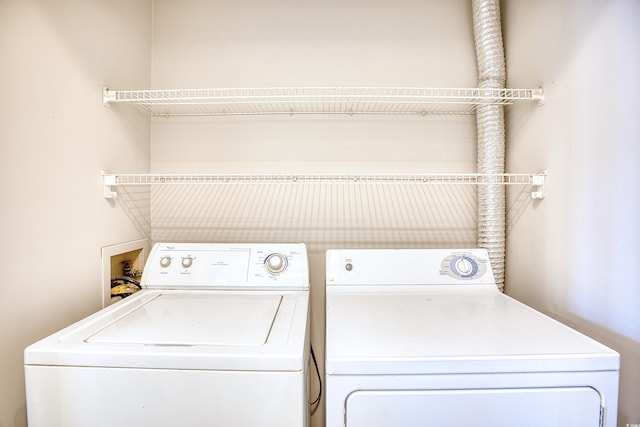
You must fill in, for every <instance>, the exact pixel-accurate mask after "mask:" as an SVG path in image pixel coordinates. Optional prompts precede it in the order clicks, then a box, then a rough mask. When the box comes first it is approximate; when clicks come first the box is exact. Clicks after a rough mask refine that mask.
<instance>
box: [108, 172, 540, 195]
mask: <svg viewBox="0 0 640 427" xmlns="http://www.w3.org/2000/svg"><path fill="white" fill-rule="evenodd" d="M545 177H546V172H540V173H506V174H480V173H466V174H465V173H461V174H111V173H106V172H104V173H103V181H104V196H105V198H115V197H117V192H116V191H115V188H114V187H116V186H118V185H152V184H153V185H167V184H182V185H185V184H186V185H195V184H443V185H452V184H453V185H456V184H457V185H530V186H531V197H532V198H533V199H542V198H544V184H545Z"/></svg>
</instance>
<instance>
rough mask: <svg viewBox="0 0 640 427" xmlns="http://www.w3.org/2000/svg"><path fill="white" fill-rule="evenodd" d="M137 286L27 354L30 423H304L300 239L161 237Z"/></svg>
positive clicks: (305, 297)
mask: <svg viewBox="0 0 640 427" xmlns="http://www.w3.org/2000/svg"><path fill="white" fill-rule="evenodd" d="M142 287H143V290H141V291H139V292H137V293H135V294H134V295H133V296H130V297H128V298H126V299H124V300H122V301H120V302H118V303H116V304H114V305H112V306H109V307H107V308H105V309H103V310H101V311H99V312H97V313H95V314H94V315H92V316H90V317H88V318H86V319H84V320H81V321H80V322H78V323H76V324H74V325H72V326H70V327H68V328H66V329H64V330H62V331H60V332H57V333H55V334H53V335H51V336H49V337H47V338H45V339H43V340H41V341H39V342H37V343H35V344H33V345H31V346H29V347H28V348H27V349H26V350H25V354H24V361H25V379H26V393H27V394H26V395H27V413H28V420H29V426H30V427H44V426H46V427H86V426H95V427H113V426H118V427H140V426H154V427H159V426H166V427H169V426H171V427H175V426H190V427H204V426H207V427H208V426H213V425H219V426H257V425H260V426H274V427H276V426H277V427H282V426H289V427H300V426H306V425H307V424H308V417H309V415H308V402H307V395H308V392H307V389H308V364H309V345H310V344H309V331H308V328H309V268H308V260H307V252H306V248H305V246H304V245H302V244H204V243H198V244H194V243H189V244H186V243H183V244H167V243H158V244H156V245H155V246H154V248H153V250H152V251H151V253H150V255H149V258H148V260H147V263H146V265H145V268H144V273H143V277H142Z"/></svg>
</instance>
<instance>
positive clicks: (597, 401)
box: [325, 249, 620, 427]
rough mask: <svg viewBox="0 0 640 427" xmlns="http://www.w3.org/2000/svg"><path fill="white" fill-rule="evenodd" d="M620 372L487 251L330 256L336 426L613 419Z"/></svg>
mask: <svg viewBox="0 0 640 427" xmlns="http://www.w3.org/2000/svg"><path fill="white" fill-rule="evenodd" d="M619 368H620V360H619V355H618V354H617V353H616V352H615V351H613V350H611V349H609V348H607V347H605V346H604V345H602V344H600V343H598V342H596V341H594V340H592V339H591V338H588V337H586V336H584V335H582V334H580V333H578V332H577V331H575V330H573V329H571V328H569V327H567V326H565V325H563V324H561V323H559V322H557V321H555V320H553V319H551V318H549V317H547V316H545V315H543V314H542V313H540V312H538V311H535V310H533V309H532V308H530V307H528V306H526V305H524V304H521V303H520V302H518V301H516V300H514V299H513V298H510V297H509V296H507V295H505V294H503V293H501V292H499V291H498V289H497V287H496V285H495V283H494V277H493V273H492V271H491V266H490V264H489V261H488V256H487V253H486V252H485V251H484V250H479V249H470V250H330V251H328V252H327V257H326V359H325V370H326V395H325V396H326V401H325V404H326V426H327V427H344V426H346V427H418V426H420V427H427V426H437V427H462V426H474V427H514V426H518V427H540V426H545V427H599V426H607V427H615V426H616V417H617V414H616V411H617V402H618V380H619Z"/></svg>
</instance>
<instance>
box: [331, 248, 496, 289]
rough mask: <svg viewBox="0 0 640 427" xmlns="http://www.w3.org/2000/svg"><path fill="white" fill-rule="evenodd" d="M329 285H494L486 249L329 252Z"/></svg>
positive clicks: (348, 250) (349, 250) (347, 250)
mask: <svg viewBox="0 0 640 427" xmlns="http://www.w3.org/2000/svg"><path fill="white" fill-rule="evenodd" d="M326 273H327V275H326V281H327V285H453V284H465V285H495V279H494V277H493V272H492V270H491V265H490V264H489V256H488V254H487V252H486V250H484V249H353V250H351V249H344V250H343V249H339V250H329V251H327V270H326Z"/></svg>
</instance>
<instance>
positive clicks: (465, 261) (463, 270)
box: [456, 257, 473, 275]
mask: <svg viewBox="0 0 640 427" xmlns="http://www.w3.org/2000/svg"><path fill="white" fill-rule="evenodd" d="M456 270H458V272H459V273H460V274H463V275H467V274H470V273H471V272H472V271H473V263H472V262H471V261H470V260H469V258H467V257H460V258H458V260H457V261H456Z"/></svg>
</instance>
